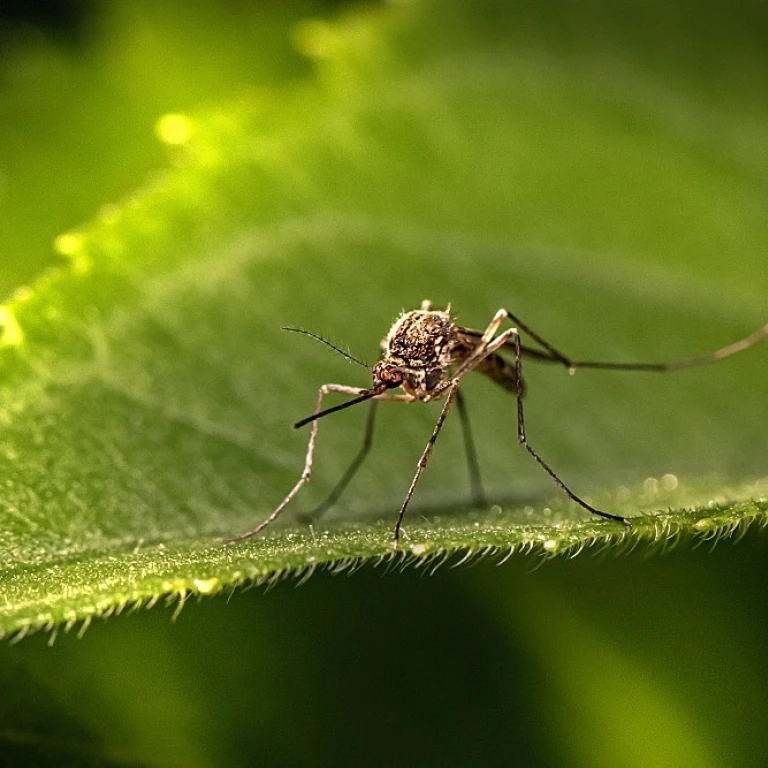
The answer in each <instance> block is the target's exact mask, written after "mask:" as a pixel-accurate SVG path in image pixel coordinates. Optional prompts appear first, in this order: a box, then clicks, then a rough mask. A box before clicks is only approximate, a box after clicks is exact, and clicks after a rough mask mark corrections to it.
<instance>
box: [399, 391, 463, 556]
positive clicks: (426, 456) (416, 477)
mask: <svg viewBox="0 0 768 768" xmlns="http://www.w3.org/2000/svg"><path fill="white" fill-rule="evenodd" d="M459 381H460V380H459V379H454V380H453V383H452V384H451V386H450V387H449V388H448V394H447V395H446V398H445V403H444V405H443V410H442V411H440V416H439V417H438V419H437V424H435V428H434V430H433V431H432V436H431V437H430V438H429V441H428V442H427V445H426V447H425V448H424V453H422V454H421V458H420V459H419V463H418V466H417V467H416V474H415V475H414V476H413V480H411V487H410V488H409V489H408V493H406V494H405V499H404V500H403V504H402V506H401V507H400V513H399V514H398V516H397V523H396V524H395V535H394V538H393V539H392V546H393V547H394V548H395V549H397V548H398V547H399V546H400V527H401V525H402V524H403V516H404V515H405V510H406V509H407V508H408V504H410V502H411V496H413V492H414V491H415V490H416V484H417V483H418V482H419V478H420V477H421V473H422V472H423V471H424V467H426V466H427V461H429V455H430V454H431V453H432V448H433V447H434V445H435V440H437V436H438V435H439V434H440V430H441V429H442V427H443V422H444V421H445V417H446V416H447V415H448V411H449V410H450V409H451V404H452V403H453V398H454V397H456V394H457V392H458V388H459Z"/></svg>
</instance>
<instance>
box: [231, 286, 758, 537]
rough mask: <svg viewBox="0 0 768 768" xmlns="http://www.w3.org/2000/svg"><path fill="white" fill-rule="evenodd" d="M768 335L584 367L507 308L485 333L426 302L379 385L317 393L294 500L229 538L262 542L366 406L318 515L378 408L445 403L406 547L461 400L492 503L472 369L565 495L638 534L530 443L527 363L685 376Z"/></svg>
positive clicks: (397, 337) (395, 344)
mask: <svg viewBox="0 0 768 768" xmlns="http://www.w3.org/2000/svg"><path fill="white" fill-rule="evenodd" d="M505 321H509V322H511V323H512V324H513V325H514V326H515V327H512V328H507V329H506V330H504V331H501V332H499V331H500V328H501V326H502V323H504V322H505ZM285 330H290V331H297V332H299V333H304V334H306V335H308V336H311V337H313V338H315V339H317V340H318V341H321V342H323V343H324V344H327V345H328V346H330V347H332V348H333V349H335V350H336V351H337V352H340V353H341V354H342V355H344V356H345V357H347V358H348V359H350V360H352V361H353V362H356V363H358V364H360V365H363V366H364V367H366V368H367V367H368V366H366V365H365V363H362V362H361V361H359V360H358V359H357V358H355V357H353V356H352V355H350V354H349V353H347V352H344V351H343V350H341V349H339V348H338V347H337V346H336V345H334V344H332V343H331V342H330V341H328V340H327V339H325V338H323V337H322V336H318V335H317V334H314V333H311V332H310V331H306V330H304V329H301V328H293V327H289V328H286V329H285ZM521 333H524V334H526V336H527V337H529V338H530V340H531V341H532V342H533V343H534V344H535V345H536V346H526V345H524V344H523V343H522V341H521ZM766 337H768V324H766V325H764V326H762V327H761V328H759V329H758V330H756V331H754V332H753V333H752V334H750V335H749V336H747V337H745V338H743V339H741V340H740V341H737V342H734V343H733V344H730V345H728V346H726V347H722V348H720V349H717V350H715V351H714V352H710V353H709V354H705V355H698V356H695V357H685V358H681V359H678V360H673V361H670V362H666V363H614V362H594V361H580V360H574V359H573V358H571V357H568V356H567V355H565V354H563V353H562V352H560V351H558V350H557V349H556V348H555V347H553V346H552V345H551V344H550V343H549V342H547V341H545V340H544V339H543V338H542V337H541V336H540V335H539V334H538V333H536V332H535V331H534V330H533V329H531V328H530V327H529V326H527V325H526V324H525V323H523V322H522V320H520V319H519V318H518V317H516V316H515V315H513V314H512V313H511V312H510V311H509V310H506V309H500V310H499V311H498V312H496V314H495V315H494V316H493V319H492V320H491V322H490V323H489V324H488V327H487V328H486V329H485V330H484V331H478V330H473V329H471V328H465V327H463V326H461V325H458V324H457V323H456V322H455V321H454V319H453V318H452V317H451V308H450V305H448V307H447V309H445V310H438V309H435V308H434V306H433V304H432V302H430V301H424V302H422V305H421V308H420V309H416V310H412V311H410V312H403V313H402V314H401V315H400V317H399V318H398V319H397V320H396V321H395V323H394V324H393V325H392V327H391V328H390V330H389V333H388V334H387V336H386V338H385V339H383V340H382V342H381V350H382V355H381V359H380V360H379V361H378V362H377V363H376V364H375V365H374V366H373V368H371V369H370V370H371V374H372V377H373V383H372V385H371V386H370V387H368V388H362V387H352V386H348V385H346V384H323V386H321V387H320V389H319V391H318V393H317V401H316V403H315V410H314V412H313V413H312V415H311V416H307V417H306V418H304V419H301V420H300V421H297V422H296V423H295V424H294V425H293V428H294V429H301V427H304V426H307V425H308V424H311V429H310V433H309V442H308V445H307V454H306V458H305V460H304V470H303V471H302V473H301V477H299V479H298V481H297V482H296V484H295V485H294V486H293V488H291V490H290V491H289V492H288V494H287V495H286V497H285V498H284V499H283V500H282V501H281V502H280V504H279V505H278V506H277V507H276V508H275V509H274V511H273V512H272V513H271V514H270V515H269V516H268V517H267V518H266V519H265V520H264V521H263V522H261V523H259V525H257V526H256V527H255V528H254V529H253V530H250V531H246V532H245V533H242V534H240V535H239V536H235V537H233V538H231V539H228V541H231V542H232V541H242V540H243V539H247V538H250V537H251V536H255V535H256V534H258V533H260V532H261V531H263V530H264V529H265V528H266V527H267V526H268V525H270V524H271V523H273V522H274V521H275V520H277V518H278V517H279V516H280V515H281V514H282V512H283V510H284V509H285V508H286V507H287V506H288V504H290V502H291V500H292V499H293V498H294V496H296V494H297V493H298V492H299V490H301V488H302V487H303V486H304V485H306V483H308V482H309V479H310V476H311V474H312V460H313V458H314V454H315V442H316V440H317V430H318V423H319V420H320V419H321V418H324V417H325V416H328V415H330V414H332V413H336V412H337V411H341V410H344V409H345V408H351V407H352V406H353V405H357V404H358V403H362V402H365V401H366V400H368V401H370V406H369V411H368V418H367V420H366V427H365V435H364V439H363V445H362V447H361V449H360V451H359V453H358V454H357V456H356V457H355V459H354V460H353V462H352V463H351V465H350V466H349V468H348V469H347V471H346V472H345V473H344V475H343V476H342V478H341V480H340V481H339V482H338V483H337V485H336V486H335V488H334V489H333V490H332V491H331V493H330V494H329V496H328V498H327V499H326V500H325V502H323V504H321V505H320V507H318V508H317V510H316V512H317V511H322V510H324V509H327V508H328V507H329V506H331V505H332V504H333V503H335V502H336V500H337V499H338V498H339V497H340V496H341V494H342V492H343V491H344V489H345V488H346V487H347V485H348V484H349V482H350V481H351V480H352V478H353V476H354V475H355V473H356V472H357V470H358V469H359V467H360V465H361V464H362V462H363V460H364V459H365V457H366V455H367V454H368V452H369V450H370V448H371V445H372V442H373V429H374V420H375V413H376V405H377V403H378V402H379V401H381V400H391V401H394V402H401V403H414V402H420V403H428V402H430V401H432V400H443V401H444V403H443V408H442V410H441V412H440V415H439V417H438V419H437V423H436V424H435V427H434V429H433V431H432V435H431V437H430V438H429V440H428V442H427V445H426V447H425V448H424V451H423V453H422V454H421V458H420V459H419V462H418V465H417V467H416V473H415V474H414V476H413V479H412V480H411V485H410V487H409V488H408V492H407V493H406V494H405V498H404V499H403V503H402V505H401V506H400V511H399V512H398V515H397V522H396V523H395V529H394V536H393V539H392V546H393V547H394V548H395V549H397V548H398V547H399V544H400V533H401V527H402V523H403V517H404V516H405V511H406V509H407V508H408V505H409V504H410V502H411V498H412V496H413V494H414V491H415V490H416V486H417V484H418V482H419V479H420V478H421V475H422V473H423V471H424V469H425V467H426V466H427V462H428V461H429V457H430V454H431V453H432V448H433V447H434V445H435V441H436V440H437V437H438V435H439V434H440V430H441V429H442V428H443V423H444V422H445V419H446V417H447V416H448V412H449V411H450V410H451V406H452V405H453V403H454V401H455V402H456V405H457V407H458V411H459V416H460V418H461V422H462V432H463V436H464V443H465V449H466V454H467V461H468V464H469V472H470V482H471V488H472V495H473V499H474V502H475V503H476V504H478V505H484V497H483V493H482V487H481V484H480V470H479V465H478V461H477V454H476V451H475V447H474V442H473V439H472V432H471V430H470V426H469V419H468V416H467V410H466V406H465V404H464V399H463V397H462V394H461V392H460V390H459V387H460V385H461V382H462V381H463V380H464V377H465V376H466V375H467V374H469V373H471V372H472V371H477V372H478V373H482V374H485V375H486V376H487V377H488V378H490V379H491V380H492V381H494V382H495V383H496V384H499V385H500V386H501V387H503V388H504V389H506V390H507V391H509V392H511V393H512V394H514V395H515V398H516V400H517V441H518V443H519V444H520V445H521V446H522V447H523V448H525V450H526V451H528V453H529V454H530V455H531V456H532V457H533V458H534V459H535V460H536V462H537V463H538V464H539V466H540V467H541V468H542V469H543V470H544V471H545V472H546V473H547V474H548V475H549V476H550V477H551V478H552V480H553V481H554V482H555V484H556V485H557V486H558V487H559V488H560V490H561V491H563V492H564V493H565V494H566V495H567V496H568V497H569V498H570V499H572V500H573V501H574V502H576V503H577V504H578V505H579V506H581V507H583V508H584V509H586V510H587V511H588V512H590V513H591V514H593V515H597V516H598V517H601V518H604V519H606V520H610V521H613V522H615V523H619V524H621V525H623V526H625V528H627V529H631V528H632V523H631V521H630V520H629V519H627V518H626V517H622V516H621V515H616V514H612V513H610V512H604V511H602V510H599V509H596V508H595V507H593V506H592V505H591V504H589V503H587V502H586V501H585V500H584V499H582V498H581V497H580V496H577V495H576V494H575V493H574V492H573V491H572V490H571V489H570V488H569V487H568V486H567V485H566V484H565V482H563V480H561V479H560V477H559V476H558V475H557V474H556V473H555V471H554V470H553V469H552V467H550V465H549V464H548V463H547V462H546V461H545V460H544V459H543V458H542V456H541V455H540V454H539V453H538V451H536V450H535V449H534V448H533V446H532V445H531V444H530V443H529V442H528V438H527V437H526V431H525V419H524V416H523V396H524V393H525V385H524V382H523V358H524V357H529V358H531V359H532V360H536V361H538V362H544V363H557V364H561V365H563V366H565V368H567V369H568V370H569V371H570V372H575V371H576V370H577V369H580V368H598V369H604V370H616V371H647V372H667V371H679V370H682V369H684V368H693V367H695V366H699V365H707V364H709V363H714V362H716V361H717V360H723V359H724V358H727V357H731V356H732V355H735V354H738V353H739V352H742V351H744V350H746V349H748V348H749V347H752V346H754V345H755V344H757V343H758V342H759V341H761V340H763V339H765V338H766ZM505 354H511V356H512V359H511V360H509V359H507V358H506V357H505V356H504V355H505ZM330 393H339V394H343V395H352V399H351V400H346V401H345V402H343V403H340V404H339V405H334V406H332V407H330V408H325V409H323V400H324V398H325V396H326V395H328V394H330Z"/></svg>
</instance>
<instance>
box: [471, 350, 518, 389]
mask: <svg viewBox="0 0 768 768" xmlns="http://www.w3.org/2000/svg"><path fill="white" fill-rule="evenodd" d="M475 370H476V371H478V372H479V373H483V374H485V375H486V376H487V377H488V378H489V379H492V380H493V381H495V382H496V383H497V384H498V385H499V386H501V387H504V389H506V390H508V391H509V392H513V393H515V394H517V374H516V373H515V366H514V364H512V363H510V362H507V361H506V360H505V359H504V358H503V357H502V356H501V355H488V357H486V358H485V359H484V360H482V361H481V362H480V363H479V364H478V366H477V368H475ZM523 389H524V387H523Z"/></svg>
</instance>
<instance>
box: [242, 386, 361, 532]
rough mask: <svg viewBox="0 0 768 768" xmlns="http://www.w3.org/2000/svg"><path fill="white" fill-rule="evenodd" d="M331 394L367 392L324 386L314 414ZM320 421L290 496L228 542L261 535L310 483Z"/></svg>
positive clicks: (313, 428) (344, 387) (315, 422)
mask: <svg viewBox="0 0 768 768" xmlns="http://www.w3.org/2000/svg"><path fill="white" fill-rule="evenodd" d="M329 392H341V393H342V394H346V395H362V394H364V393H365V392H367V390H365V389H360V388H359V387H348V386H346V385H344V384H323V386H322V387H320V389H319V390H318V393H317V402H316V403H315V410H314V413H315V414H318V413H320V411H321V410H322V405H323V398H324V397H325V396H326V395H327V394H328V393H329ZM318 424H319V421H317V420H315V421H313V422H312V427H311V429H310V433H309V442H308V444H307V456H306V458H305V459H304V470H303V471H302V473H301V477H300V478H299V479H298V481H297V482H296V485H294V486H293V488H291V490H290V491H289V492H288V495H287V496H286V497H285V498H284V499H283V500H282V501H281V502H280V504H279V505H278V506H277V507H276V508H275V510H274V511H273V512H272V513H271V514H270V515H269V517H267V518H266V519H265V520H264V521H262V522H261V523H259V525H257V526H256V527H255V528H254V529H253V530H251V531H246V532H245V533H241V534H240V535H239V536H233V537H232V538H231V539H227V541H228V542H232V541H242V540H243V539H249V538H250V537H251V536H255V535H256V534H257V533H261V531H263V530H264V529H265V528H266V527H267V526H268V525H269V524H270V523H273V522H274V521H275V520H277V518H278V517H280V514H281V513H282V511H283V510H284V509H285V508H286V507H287V506H288V504H290V502H291V499H293V497H294V496H295V495H296V494H297V493H298V492H299V490H300V489H301V487H302V486H303V485H305V484H306V483H308V482H309V478H310V476H311V474H312V459H313V457H314V453H315V440H316V439H317V428H318Z"/></svg>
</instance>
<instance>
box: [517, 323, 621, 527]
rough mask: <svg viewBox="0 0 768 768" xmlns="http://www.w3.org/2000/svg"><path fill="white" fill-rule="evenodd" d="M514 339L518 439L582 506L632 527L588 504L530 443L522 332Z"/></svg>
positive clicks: (556, 481) (557, 482) (618, 517)
mask: <svg viewBox="0 0 768 768" xmlns="http://www.w3.org/2000/svg"><path fill="white" fill-rule="evenodd" d="M511 336H512V339H513V342H514V348H515V371H516V373H517V393H516V397H517V441H518V443H520V445H522V446H523V448H525V450H526V451H528V453H530V454H531V456H533V458H534V459H536V461H537V462H538V464H539V465H540V466H541V468H542V469H543V470H544V471H545V472H546V473H547V474H548V475H549V476H550V477H551V478H552V479H553V480H554V481H555V484H556V485H557V486H558V487H559V488H560V490H562V491H563V492H564V493H565V494H566V496H568V497H569V498H570V499H572V500H573V501H575V502H576V503H577V504H579V505H580V506H581V507H583V508H584V509H586V510H587V511H588V512H591V513H592V514H593V515H597V516H598V517H604V518H606V519H607V520H615V521H616V522H617V523H622V524H623V525H625V526H626V527H627V528H629V529H630V530H631V529H632V523H631V522H630V521H629V520H627V518H626V517H621V516H620V515H612V514H611V513H610V512H601V511H600V510H599V509H595V508H594V507H593V506H592V505H591V504H587V502H586V501H584V499H582V498H580V497H579V496H577V495H576V494H575V493H574V492H573V491H572V490H571V489H570V488H569V487H568V486H567V485H566V484H565V483H564V482H563V481H562V480H561V479H560V478H559V477H558V476H557V475H556V474H555V471H554V470H553V469H552V468H551V467H550V466H549V464H547V462H546V461H544V459H543V458H542V457H541V456H539V454H538V453H537V452H536V451H535V450H534V448H533V447H532V446H531V445H530V444H529V443H528V439H527V437H526V435H525V419H524V417H523V386H522V382H523V370H522V367H523V366H522V359H523V355H522V348H521V345H520V333H519V332H518V331H517V330H515V331H514V332H513V333H512V334H511Z"/></svg>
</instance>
